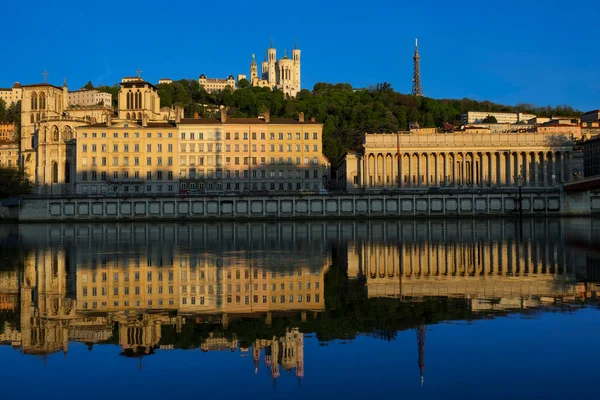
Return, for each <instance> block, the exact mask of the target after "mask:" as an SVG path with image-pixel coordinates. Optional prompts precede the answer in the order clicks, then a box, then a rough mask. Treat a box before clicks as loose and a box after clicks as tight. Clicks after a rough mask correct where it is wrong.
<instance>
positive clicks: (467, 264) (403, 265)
mask: <svg viewBox="0 0 600 400" xmlns="http://www.w3.org/2000/svg"><path fill="white" fill-rule="evenodd" d="M349 253H350V254H349V257H348V259H349V265H348V268H349V274H350V276H354V277H364V278H365V279H366V284H367V287H368V291H369V296H371V297H378V296H394V297H395V296H400V295H401V296H415V297H421V296H448V295H450V296H453V295H459V296H461V295H464V296H496V297H520V296H550V297H564V296H574V295H575V294H576V291H577V289H578V288H577V286H576V280H575V271H574V270H573V268H570V267H569V262H568V261H567V257H568V256H567V253H566V251H565V249H564V247H563V246H561V245H560V244H559V243H547V242H535V241H512V240H507V241H497V242H493V241H492V242H457V241H447V242H433V243H430V242H412V243H410V242H409V243H404V242H400V243H397V244H388V245H385V244H378V245H369V244H366V243H365V244H357V245H356V246H354V247H350V249H349Z"/></svg>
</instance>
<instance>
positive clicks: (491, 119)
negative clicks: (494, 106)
mask: <svg viewBox="0 0 600 400" xmlns="http://www.w3.org/2000/svg"><path fill="white" fill-rule="evenodd" d="M483 122H484V123H486V124H497V123H498V120H497V119H496V117H494V116H493V115H489V114H488V116H487V117H485V118H484V119H483Z"/></svg>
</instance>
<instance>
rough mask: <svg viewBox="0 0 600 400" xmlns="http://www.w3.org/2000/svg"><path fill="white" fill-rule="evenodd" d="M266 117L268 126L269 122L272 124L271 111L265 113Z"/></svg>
mask: <svg viewBox="0 0 600 400" xmlns="http://www.w3.org/2000/svg"><path fill="white" fill-rule="evenodd" d="M264 116H265V122H266V123H267V124H268V123H269V122H271V110H267V111H265V113H264Z"/></svg>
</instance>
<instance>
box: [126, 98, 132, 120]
mask: <svg viewBox="0 0 600 400" xmlns="http://www.w3.org/2000/svg"><path fill="white" fill-rule="evenodd" d="M126 96H127V109H128V110H131V109H132V108H133V107H132V104H131V92H127V94H126ZM127 118H129V117H127Z"/></svg>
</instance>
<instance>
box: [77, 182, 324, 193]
mask: <svg viewBox="0 0 600 400" xmlns="http://www.w3.org/2000/svg"><path fill="white" fill-rule="evenodd" d="M79 187H80V192H79V193H81V194H106V193H108V192H109V189H110V192H112V193H175V188H176V186H175V185H173V184H167V185H162V184H157V185H144V186H142V184H129V185H118V186H117V185H113V186H108V185H79ZM320 187H321V183H315V182H312V183H311V182H304V183H301V182H295V183H294V182H287V183H283V182H281V183H275V182H252V183H251V184H250V185H249V184H248V183H244V182H234V183H230V182H227V183H225V184H223V183H221V182H218V183H206V184H204V183H194V182H192V183H189V184H187V183H185V182H182V183H180V185H179V188H180V190H184V191H185V190H191V191H194V190H209V191H210V190H226V191H236V192H239V191H242V190H244V189H252V190H271V191H277V190H281V191H292V190H302V189H312V190H319V188H320Z"/></svg>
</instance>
